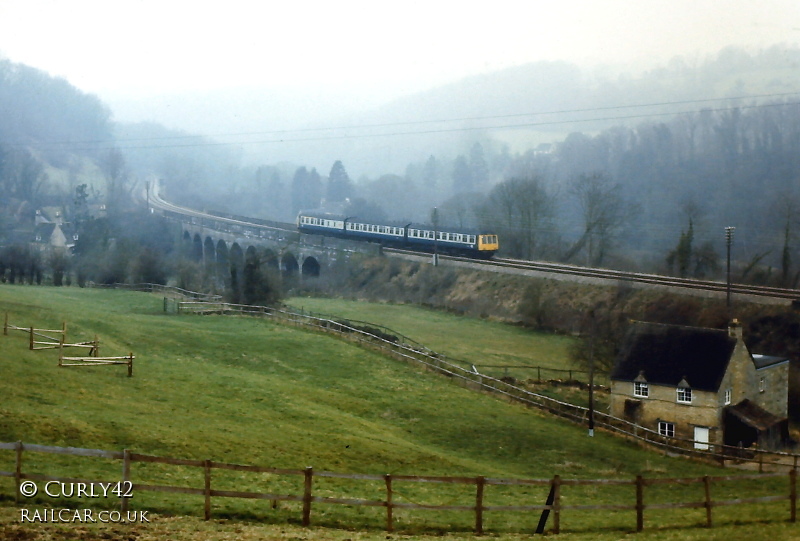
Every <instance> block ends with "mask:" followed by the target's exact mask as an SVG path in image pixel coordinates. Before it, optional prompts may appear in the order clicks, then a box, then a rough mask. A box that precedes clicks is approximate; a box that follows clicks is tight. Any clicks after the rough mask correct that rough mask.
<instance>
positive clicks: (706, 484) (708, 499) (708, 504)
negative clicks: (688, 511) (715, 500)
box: [703, 475, 712, 528]
mask: <svg viewBox="0 0 800 541" xmlns="http://www.w3.org/2000/svg"><path fill="white" fill-rule="evenodd" d="M703 488H704V489H705V493H706V501H705V508H706V526H707V527H709V528H711V526H712V523H711V479H710V478H709V477H708V475H706V476H704V477H703Z"/></svg>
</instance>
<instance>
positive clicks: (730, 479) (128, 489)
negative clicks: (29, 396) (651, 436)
mask: <svg viewBox="0 0 800 541" xmlns="http://www.w3.org/2000/svg"><path fill="white" fill-rule="evenodd" d="M0 451H12V452H13V453H14V460H13V462H14V467H13V471H0V477H11V478H13V479H14V483H15V501H16V502H17V504H21V503H23V496H24V495H25V493H24V491H23V490H22V487H23V481H46V482H51V481H52V482H64V483H86V484H87V485H89V484H98V483H104V484H105V483H112V484H113V483H122V484H123V485H124V487H125V494H126V495H127V497H121V498H120V500H121V501H120V508H121V512H123V513H126V512H127V511H128V510H129V507H130V505H131V499H130V497H131V496H132V495H133V494H137V493H139V492H161V493H173V494H186V495H194V496H198V497H202V499H203V516H204V518H205V519H206V520H209V519H211V517H212V498H243V499H251V500H253V499H254V500H266V501H269V502H270V504H271V507H272V508H276V507H277V502H279V501H285V502H296V503H298V504H300V505H299V507H300V509H301V511H300V512H301V521H302V524H303V525H304V526H310V525H311V513H312V509H313V507H314V505H315V504H330V505H343V506H366V507H383V508H385V510H386V516H385V524H386V526H385V527H386V530H387V531H388V532H392V531H394V529H395V516H394V511H395V510H398V509H404V510H437V511H453V512H470V513H473V514H474V528H473V529H474V531H475V533H477V534H483V533H484V532H485V526H484V515H485V514H486V513H497V512H511V513H532V512H541V513H542V515H541V520H540V521H539V526H538V528H537V529H536V532H535V533H544V526H545V522H546V521H547V517H548V515H549V514H552V516H553V520H552V526H551V531H552V532H553V533H555V534H557V533H560V532H561V530H562V523H563V521H564V516H563V513H564V512H565V511H569V512H570V515H569V516H570V517H574V516H577V515H578V514H579V513H581V512H585V511H630V512H631V513H632V517H631V518H632V520H631V529H633V523H634V522H633V519H634V517H635V530H636V531H642V530H644V528H645V511H651V510H663V509H690V508H695V509H705V524H703V526H706V527H712V526H713V510H714V509H715V508H717V507H726V506H737V505H756V504H766V503H773V502H782V501H785V502H788V513H787V520H788V521H790V522H796V519H797V471H796V470H794V469H792V470H789V472H788V474H787V473H786V472H777V473H764V474H745V475H734V476H707V475H706V476H703V477H694V478H657V477H654V478H644V477H643V476H641V475H638V476H636V477H635V478H634V479H563V478H562V477H561V476H559V475H554V476H553V477H552V478H549V479H500V478H491V477H484V476H478V477H458V476H418V475H394V474H386V475H373V474H349V473H338V472H329V471H317V470H315V469H314V468H313V467H306V468H297V469H285V468H269V467H263V466H256V465H246V464H234V463H226V462H216V461H213V460H197V459H180V458H170V457H162V456H155V455H148V454H142V453H136V452H132V451H130V450H128V449H125V450H123V451H107V450H99V449H83V448H76V447H55V446H47V445H33V444H27V443H22V442H19V441H17V442H0ZM24 452H32V453H49V454H60V455H72V456H78V457H89V458H102V459H111V460H119V461H122V468H121V476H120V477H119V478H117V479H102V480H101V479H79V478H75V477H61V476H53V475H44V474H39V473H29V472H25V471H23V462H24V461H23V454H24ZM0 463H6V461H5V460H2V461H0ZM135 463H150V464H164V465H168V466H182V467H190V468H200V469H202V470H203V486H202V487H198V486H176V485H165V484H148V483H144V482H141V481H137V480H134V476H133V471H132V466H133V464H135ZM214 470H228V471H236V472H241V473H242V474H272V475H274V476H289V477H295V478H297V483H296V484H295V485H294V486H295V487H296V489H295V493H285V492H286V489H282V492H281V493H278V492H252V491H239V490H227V489H226V490H221V489H214V488H213V487H212V481H213V476H212V472H213V471H214ZM326 478H329V479H347V480H353V481H362V482H370V483H378V484H382V485H383V486H384V487H385V489H384V490H385V491H384V497H383V498H381V499H364V498H356V497H352V496H349V495H348V494H339V495H337V496H323V495H318V493H317V494H315V485H314V483H315V480H321V479H326ZM771 478H776V479H777V478H784V479H786V480H787V485H786V487H785V488H784V489H776V490H773V491H771V493H770V494H768V495H760V496H753V497H745V498H728V499H720V498H717V499H713V498H712V496H711V494H712V491H711V488H712V486H715V485H716V484H721V483H737V482H740V483H741V482H744V481H748V480H758V481H763V480H766V479H771ZM399 483H432V484H448V485H467V486H474V487H475V488H474V492H473V493H472V494H473V495H472V502H471V503H462V504H461V505H453V503H452V502H449V503H418V502H412V501H408V498H404V495H403V493H402V492H398V491H397V485H398V484H399ZM663 485H681V486H683V487H685V486H689V487H691V486H696V487H698V488H702V494H703V495H704V496H703V497H702V499H697V497H696V496H692V494H693V492H692V491H690V490H681V491H679V494H681V495H686V499H688V501H672V502H655V503H653V502H647V501H646V499H645V496H646V489H648V488H649V487H658V486H663ZM489 486H505V487H509V486H521V487H536V486H539V487H543V488H545V489H548V488H549V491H550V495H549V496H548V498H547V499H546V501H544V502H539V503H534V501H533V498H534V496H532V495H530V494H528V491H525V494H526V496H525V498H524V500H525V501H515V502H513V504H512V505H508V504H507V503H508V502H499V503H504V505H491V504H490V502H488V499H489V498H487V495H486V493H485V490H486V488H487V487H489ZM574 487H630V494H628V496H627V497H624V496H621V495H620V496H619V497H617V498H615V499H614V503H576V502H578V501H579V500H580V497H579V496H578V495H577V494H578V492H577V491H576V492H575V494H572V493H570V491H571V490H573V488H574ZM565 493H568V494H567V495H568V496H569V497H568V498H565ZM695 493H699V491H697V492H695ZM621 494H624V489H622V492H621ZM517 498H522V496H518V497H517ZM686 499H682V500H686ZM403 500H405V501H403ZM623 501H627V502H628V503H621V502H623ZM631 502H633V503H631ZM406 522H407V521H406ZM600 527H602V526H598V528H600ZM531 533H534V532H531Z"/></svg>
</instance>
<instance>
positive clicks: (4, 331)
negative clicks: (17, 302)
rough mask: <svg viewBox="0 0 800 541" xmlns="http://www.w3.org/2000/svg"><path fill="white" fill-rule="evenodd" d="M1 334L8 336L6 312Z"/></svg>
mask: <svg viewBox="0 0 800 541" xmlns="http://www.w3.org/2000/svg"><path fill="white" fill-rule="evenodd" d="M3 334H4V335H5V336H8V312H6V322H5V325H3Z"/></svg>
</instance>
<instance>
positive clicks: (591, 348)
mask: <svg viewBox="0 0 800 541" xmlns="http://www.w3.org/2000/svg"><path fill="white" fill-rule="evenodd" d="M589 319H590V325H591V326H590V328H589V437H590V438H593V437H594V334H595V333H594V310H590V311H589Z"/></svg>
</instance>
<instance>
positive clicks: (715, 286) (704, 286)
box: [384, 248, 800, 300]
mask: <svg viewBox="0 0 800 541" xmlns="http://www.w3.org/2000/svg"><path fill="white" fill-rule="evenodd" d="M384 251H385V252H390V253H398V254H406V255H417V256H424V257H431V254H428V253H420V252H413V251H410V250H398V249H394V248H387V249H385V250H384ZM439 258H440V259H441V260H446V261H457V262H463V263H470V264H471V265H479V266H485V267H486V268H487V270H491V268H492V267H495V268H506V269H519V270H523V271H534V272H544V273H551V274H561V275H570V276H579V277H585V278H597V279H601V280H609V281H614V282H631V283H638V284H651V285H659V286H668V287H680V288H685V289H693V290H699V291H716V292H727V290H728V285H727V283H726V282H718V281H712V280H695V279H690V278H676V277H672V276H661V275H658V274H646V273H638V272H626V271H618V270H611V269H599V268H592V267H581V266H578V265H567V264H564V263H549V262H544V261H526V260H522V259H509V258H500V257H495V258H493V259H491V260H488V261H484V260H476V259H469V258H465V257H456V256H447V255H439ZM730 290H731V293H732V294H736V295H754V296H758V297H770V298H775V299H790V300H800V290H797V289H789V288H779V287H770V286H754V285H746V284H735V283H732V284H731V286H730Z"/></svg>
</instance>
